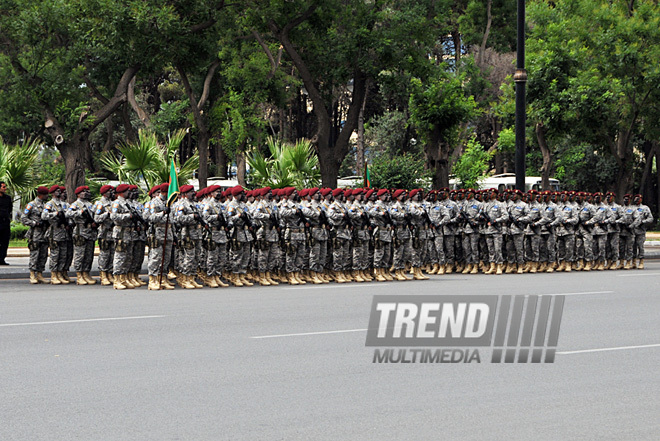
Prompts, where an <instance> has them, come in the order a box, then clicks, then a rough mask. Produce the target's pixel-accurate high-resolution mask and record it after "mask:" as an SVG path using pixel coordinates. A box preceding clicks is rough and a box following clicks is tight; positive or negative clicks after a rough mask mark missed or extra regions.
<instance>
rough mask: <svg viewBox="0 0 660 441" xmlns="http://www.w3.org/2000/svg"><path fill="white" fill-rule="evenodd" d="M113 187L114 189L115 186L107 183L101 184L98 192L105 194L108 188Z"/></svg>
mask: <svg viewBox="0 0 660 441" xmlns="http://www.w3.org/2000/svg"><path fill="white" fill-rule="evenodd" d="M114 189H115V187H113V186H112V185H107V184H106V185H102V186H101V190H99V193H101V194H106V193H107V192H108V190H114Z"/></svg>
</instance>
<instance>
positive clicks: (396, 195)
mask: <svg viewBox="0 0 660 441" xmlns="http://www.w3.org/2000/svg"><path fill="white" fill-rule="evenodd" d="M405 192H406V190H402V189H398V190H396V191H395V192H394V194H393V195H392V196H393V197H394V199H396V198H398V197H399V196H401V195H402V194H404V193H405Z"/></svg>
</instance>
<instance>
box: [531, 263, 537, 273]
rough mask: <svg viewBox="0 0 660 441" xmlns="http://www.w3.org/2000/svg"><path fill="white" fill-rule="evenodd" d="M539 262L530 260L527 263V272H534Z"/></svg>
mask: <svg viewBox="0 0 660 441" xmlns="http://www.w3.org/2000/svg"><path fill="white" fill-rule="evenodd" d="M538 266H539V263H538V262H530V264H529V272H530V273H532V274H535V273H536V269H537V268H538Z"/></svg>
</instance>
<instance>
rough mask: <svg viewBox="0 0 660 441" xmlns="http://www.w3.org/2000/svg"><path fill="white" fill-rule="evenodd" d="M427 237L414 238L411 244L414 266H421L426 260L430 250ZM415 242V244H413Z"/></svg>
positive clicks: (411, 257)
mask: <svg viewBox="0 0 660 441" xmlns="http://www.w3.org/2000/svg"><path fill="white" fill-rule="evenodd" d="M428 242H429V241H428V240H427V239H414V240H413V241H411V244H410V262H411V264H412V266H414V267H420V266H422V264H423V263H424V261H425V260H426V252H427V250H428ZM413 244H414V245H415V246H413Z"/></svg>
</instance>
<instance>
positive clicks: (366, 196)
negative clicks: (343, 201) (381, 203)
mask: <svg viewBox="0 0 660 441" xmlns="http://www.w3.org/2000/svg"><path fill="white" fill-rule="evenodd" d="M372 194H374V189H373V188H370V189H369V190H367V192H366V193H365V195H364V197H365V198H367V199H369V198H370V197H371V195H372Z"/></svg>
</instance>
